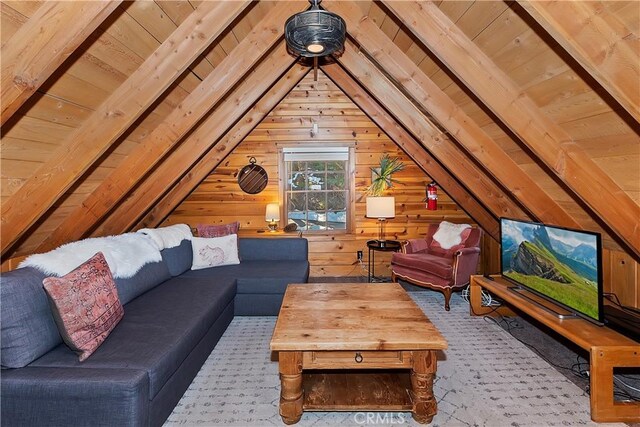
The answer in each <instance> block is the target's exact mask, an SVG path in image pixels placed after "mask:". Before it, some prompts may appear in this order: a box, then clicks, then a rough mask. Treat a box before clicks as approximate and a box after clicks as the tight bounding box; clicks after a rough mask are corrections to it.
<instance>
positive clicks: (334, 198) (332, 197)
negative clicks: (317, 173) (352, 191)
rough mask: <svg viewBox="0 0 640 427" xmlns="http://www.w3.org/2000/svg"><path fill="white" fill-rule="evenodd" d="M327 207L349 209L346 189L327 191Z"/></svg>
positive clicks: (330, 208) (336, 209)
mask: <svg viewBox="0 0 640 427" xmlns="http://www.w3.org/2000/svg"><path fill="white" fill-rule="evenodd" d="M327 209H328V210H332V211H338V210H345V209H347V202H346V194H345V192H344V191H340V192H337V191H332V192H328V193H327Z"/></svg>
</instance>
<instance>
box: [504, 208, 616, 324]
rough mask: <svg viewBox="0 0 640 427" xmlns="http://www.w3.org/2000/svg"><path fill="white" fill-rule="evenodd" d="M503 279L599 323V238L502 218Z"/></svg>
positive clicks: (573, 231) (600, 308)
mask: <svg viewBox="0 0 640 427" xmlns="http://www.w3.org/2000/svg"><path fill="white" fill-rule="evenodd" d="M500 239H501V242H500V244H501V270H502V275H503V276H504V277H506V278H508V279H510V280H512V281H514V282H516V283H517V284H520V285H523V286H524V287H526V288H527V289H528V290H532V291H534V292H535V293H537V294H539V295H542V296H544V297H546V298H548V299H551V300H553V301H554V302H557V303H560V305H562V306H564V307H565V308H567V309H569V310H570V311H572V312H575V313H577V314H580V315H582V316H583V317H586V318H587V319H591V320H594V321H596V322H602V319H603V312H602V275H601V269H602V268H601V250H600V247H601V246H600V234H598V233H592V232H587V231H579V230H570V229H566V228H559V227H553V226H549V225H544V224H538V223H533V222H525V221H518V220H513V219H508V218H500Z"/></svg>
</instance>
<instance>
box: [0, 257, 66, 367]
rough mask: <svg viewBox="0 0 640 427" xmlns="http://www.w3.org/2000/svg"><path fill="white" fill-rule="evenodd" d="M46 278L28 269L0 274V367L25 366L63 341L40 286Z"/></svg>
mask: <svg viewBox="0 0 640 427" xmlns="http://www.w3.org/2000/svg"><path fill="white" fill-rule="evenodd" d="M45 277H46V275H45V274H44V273H42V272H40V271H38V270H36V269H35V268H31V267H25V268H19V269H17V270H13V271H9V272H6V273H2V274H1V275H0V301H2V304H1V310H0V311H1V315H0V328H1V337H0V343H1V345H2V348H1V350H0V355H1V359H2V367H3V368H21V367H23V366H26V365H28V364H29V363H31V362H32V361H33V360H35V359H37V358H38V357H40V356H42V355H43V354H45V353H46V352H48V351H49V350H51V349H52V348H54V347H55V346H57V345H58V344H60V343H61V342H62V337H61V336H60V333H59V332H58V328H57V326H56V322H55V320H54V319H53V314H52V313H51V309H50V308H49V301H48V299H47V295H46V293H45V292H44V288H43V287H42V280H44V278H45Z"/></svg>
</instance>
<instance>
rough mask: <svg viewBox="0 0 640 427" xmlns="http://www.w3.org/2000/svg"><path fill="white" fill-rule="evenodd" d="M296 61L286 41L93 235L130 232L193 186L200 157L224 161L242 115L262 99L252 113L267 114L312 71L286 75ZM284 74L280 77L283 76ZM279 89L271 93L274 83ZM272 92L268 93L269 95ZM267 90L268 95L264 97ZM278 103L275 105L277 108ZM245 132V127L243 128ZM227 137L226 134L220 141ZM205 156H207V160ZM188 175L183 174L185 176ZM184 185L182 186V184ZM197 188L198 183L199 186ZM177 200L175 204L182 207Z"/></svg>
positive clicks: (252, 117) (249, 120)
mask: <svg viewBox="0 0 640 427" xmlns="http://www.w3.org/2000/svg"><path fill="white" fill-rule="evenodd" d="M295 60H296V59H295V58H293V57H292V56H290V55H288V54H287V52H286V49H285V46H284V43H282V44H280V45H279V46H278V47H277V48H276V49H275V50H274V52H273V53H272V54H271V55H270V57H268V58H265V60H264V61H263V62H262V63H261V64H260V65H259V66H258V67H257V69H256V72H255V73H253V74H252V75H250V76H249V77H248V78H247V79H246V80H245V81H244V82H242V83H241V84H240V85H239V86H238V88H237V89H236V90H235V91H234V93H233V94H232V95H231V96H229V97H227V99H226V100H225V101H224V102H223V103H222V104H221V105H220V106H219V107H218V108H217V109H216V110H215V111H214V112H213V113H211V114H210V115H209V116H208V117H207V118H206V119H205V121H204V122H203V123H202V124H201V125H200V126H199V127H198V129H197V130H196V131H194V132H193V133H192V134H191V135H190V136H189V137H187V139H185V140H184V141H183V142H182V143H181V144H180V146H178V147H177V148H176V150H175V152H173V153H171V155H170V156H168V157H167V159H166V160H165V161H164V162H163V163H162V164H161V165H160V166H158V168H157V169H156V170H155V171H154V172H153V173H152V174H151V175H149V176H148V177H147V178H146V179H145V180H144V181H143V182H142V183H141V184H140V186H139V187H138V188H136V189H135V191H134V192H133V193H132V195H131V196H130V197H129V198H127V199H126V200H124V201H123V203H121V204H120V205H119V206H118V207H117V208H116V210H114V212H113V213H112V214H111V215H110V216H109V217H107V218H106V219H105V220H104V222H103V224H102V225H101V226H100V227H99V228H98V229H97V231H96V233H94V235H103V234H113V233H121V232H124V231H127V230H130V229H131V227H132V226H133V225H134V224H135V222H136V220H137V219H138V218H140V217H141V216H142V215H143V214H145V213H146V212H147V211H148V210H149V209H152V208H153V207H154V204H155V203H156V202H157V201H158V200H159V198H160V197H161V196H162V195H163V194H165V193H166V192H167V191H169V190H171V189H172V188H173V187H174V186H176V185H178V186H183V185H185V184H186V183H187V182H193V179H194V176H195V175H194V172H193V171H191V172H189V173H187V172H188V171H189V170H190V168H191V167H192V166H193V165H194V164H196V163H198V162H199V161H200V159H201V158H202V159H207V160H206V163H205V167H207V166H208V167H209V168H210V169H209V170H211V168H213V166H212V165H214V164H215V162H217V161H218V160H217V159H220V160H222V159H223V158H224V157H226V155H227V154H228V153H229V152H230V150H232V149H233V148H234V147H235V145H233V144H230V143H229V142H228V141H229V134H233V135H235V134H236V133H238V130H237V126H236V128H234V130H232V131H229V128H231V127H232V126H233V125H234V123H235V122H236V121H237V120H238V119H239V118H241V117H242V115H243V114H244V113H245V112H246V111H247V110H249V109H250V108H251V107H252V106H253V105H254V104H255V103H256V102H258V100H260V97H261V96H262V97H263V99H262V100H260V101H259V102H258V104H257V105H258V107H256V108H255V109H254V110H253V111H258V112H263V111H266V112H264V114H267V113H268V112H269V111H270V110H271V108H269V109H266V107H267V106H269V105H272V102H274V101H273V100H270V99H265V98H271V97H273V98H274V100H276V101H277V102H279V100H280V99H282V98H283V97H284V96H286V94H287V93H288V92H289V91H290V90H291V88H293V87H294V86H295V85H296V84H297V83H298V82H299V81H300V80H301V79H302V77H304V75H305V74H306V73H307V72H308V68H307V67H302V66H300V65H295V66H294V67H293V68H292V69H291V70H290V71H289V72H288V73H286V74H284V75H283V73H285V72H286V70H287V68H289V67H291V66H292V64H293V63H294V62H295ZM280 76H282V78H280ZM274 82H276V83H275V86H274V87H273V88H272V89H270V90H268V89H269V87H270V86H271V85H273V84H274ZM267 90H268V91H267ZM265 92H266V95H264V96H263V94H264V93H265ZM277 102H276V104H277ZM252 120H255V114H254V115H248V116H245V117H244V118H241V120H240V122H238V123H244V122H245V121H246V122H247V123H245V125H246V126H248V125H251V124H252V125H256V124H257V123H259V120H257V121H255V122H253V121H252ZM242 129H245V128H242ZM225 133H227V136H225V137H224V138H223V139H222V140H221V139H220V138H222V137H223V136H224V135H225ZM203 156H204V157H203ZM185 173H187V174H186V175H184V176H183V174H185ZM183 181H184V182H185V184H180V183H182V182H183ZM194 185H197V182H196V184H194ZM179 202H180V201H179V200H178V201H177V202H176V203H179Z"/></svg>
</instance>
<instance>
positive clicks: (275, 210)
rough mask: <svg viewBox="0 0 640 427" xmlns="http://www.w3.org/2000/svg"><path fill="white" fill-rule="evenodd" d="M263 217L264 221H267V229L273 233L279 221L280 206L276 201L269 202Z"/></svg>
mask: <svg viewBox="0 0 640 427" xmlns="http://www.w3.org/2000/svg"><path fill="white" fill-rule="evenodd" d="M264 217H265V221H267V222H268V223H269V224H268V226H269V231H270V232H271V233H274V232H275V231H276V230H277V229H278V221H280V206H279V205H278V204H277V203H269V204H268V205H267V212H266V213H265V215H264Z"/></svg>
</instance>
